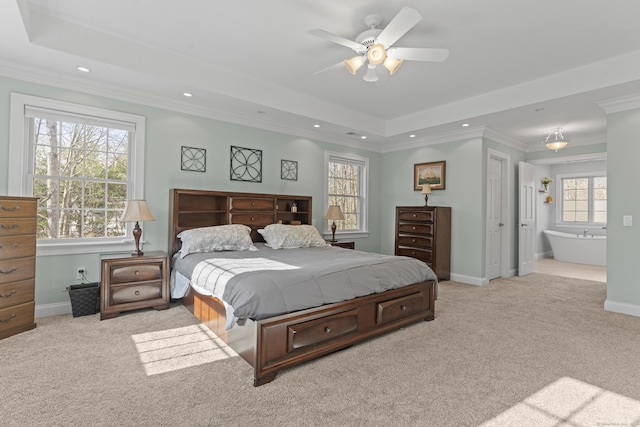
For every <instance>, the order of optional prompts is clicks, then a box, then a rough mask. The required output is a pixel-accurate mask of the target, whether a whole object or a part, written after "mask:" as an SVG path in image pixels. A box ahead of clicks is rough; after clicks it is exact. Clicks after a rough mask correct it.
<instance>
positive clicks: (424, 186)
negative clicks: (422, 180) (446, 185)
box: [422, 184, 431, 194]
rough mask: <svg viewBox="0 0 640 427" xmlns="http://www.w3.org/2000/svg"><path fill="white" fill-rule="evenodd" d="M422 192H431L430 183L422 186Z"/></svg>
mask: <svg viewBox="0 0 640 427" xmlns="http://www.w3.org/2000/svg"><path fill="white" fill-rule="evenodd" d="M422 194H431V185H429V184H424V185H423V186H422Z"/></svg>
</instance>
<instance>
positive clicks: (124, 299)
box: [109, 281, 162, 304]
mask: <svg viewBox="0 0 640 427" xmlns="http://www.w3.org/2000/svg"><path fill="white" fill-rule="evenodd" d="M109 291H110V293H111V297H110V299H109V300H110V301H111V304H126V303H129V302H136V301H146V300H150V299H156V298H162V281H158V282H153V283H145V284H143V285H122V286H111V287H110V288H109Z"/></svg>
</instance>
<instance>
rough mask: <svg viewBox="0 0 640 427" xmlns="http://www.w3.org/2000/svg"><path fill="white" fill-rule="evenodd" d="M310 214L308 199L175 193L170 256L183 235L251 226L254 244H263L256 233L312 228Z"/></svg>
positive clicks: (171, 210) (177, 249)
mask: <svg viewBox="0 0 640 427" xmlns="http://www.w3.org/2000/svg"><path fill="white" fill-rule="evenodd" d="M294 211H295V212H294ZM311 212H312V208H311V197H309V196H291V195H286V194H262V193H230V192H224V191H206V190H180V189H172V190H171V192H170V196H169V250H170V251H171V255H173V254H174V253H176V252H177V251H179V250H180V247H181V245H182V242H181V240H180V239H179V238H178V234H179V233H180V232H181V231H183V230H188V229H190V228H198V227H208V226H213V225H225V224H245V225H248V226H249V227H251V237H252V239H253V241H254V242H261V241H264V240H263V239H262V236H261V235H260V234H259V233H258V232H257V230H258V229H259V228H263V227H264V226H266V225H269V224H275V223H278V222H281V223H282V224H292V223H293V224H295V223H299V224H311Z"/></svg>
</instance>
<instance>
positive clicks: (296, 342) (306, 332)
mask: <svg viewBox="0 0 640 427" xmlns="http://www.w3.org/2000/svg"><path fill="white" fill-rule="evenodd" d="M357 329H358V309H357V308H356V309H353V310H349V311H345V312H342V313H337V314H332V315H330V316H326V317H322V318H320V319H316V320H311V321H308V322H302V323H296V324H293V325H289V327H288V336H289V338H288V344H287V350H288V351H289V352H291V351H293V350H295V349H297V348H303V347H308V346H310V345H314V344H319V343H321V342H324V341H327V340H331V339H334V338H336V337H339V336H341V335H346V334H350V333H352V332H355V331H356V330H357Z"/></svg>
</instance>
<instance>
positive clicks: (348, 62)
mask: <svg viewBox="0 0 640 427" xmlns="http://www.w3.org/2000/svg"><path fill="white" fill-rule="evenodd" d="M363 65H364V57H362V56H354V57H353V58H350V59H345V61H344V66H345V67H346V68H347V71H349V72H350V73H351V74H353V75H354V76H355V74H356V71H358V69H359V68H360V67H362V66H363Z"/></svg>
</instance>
